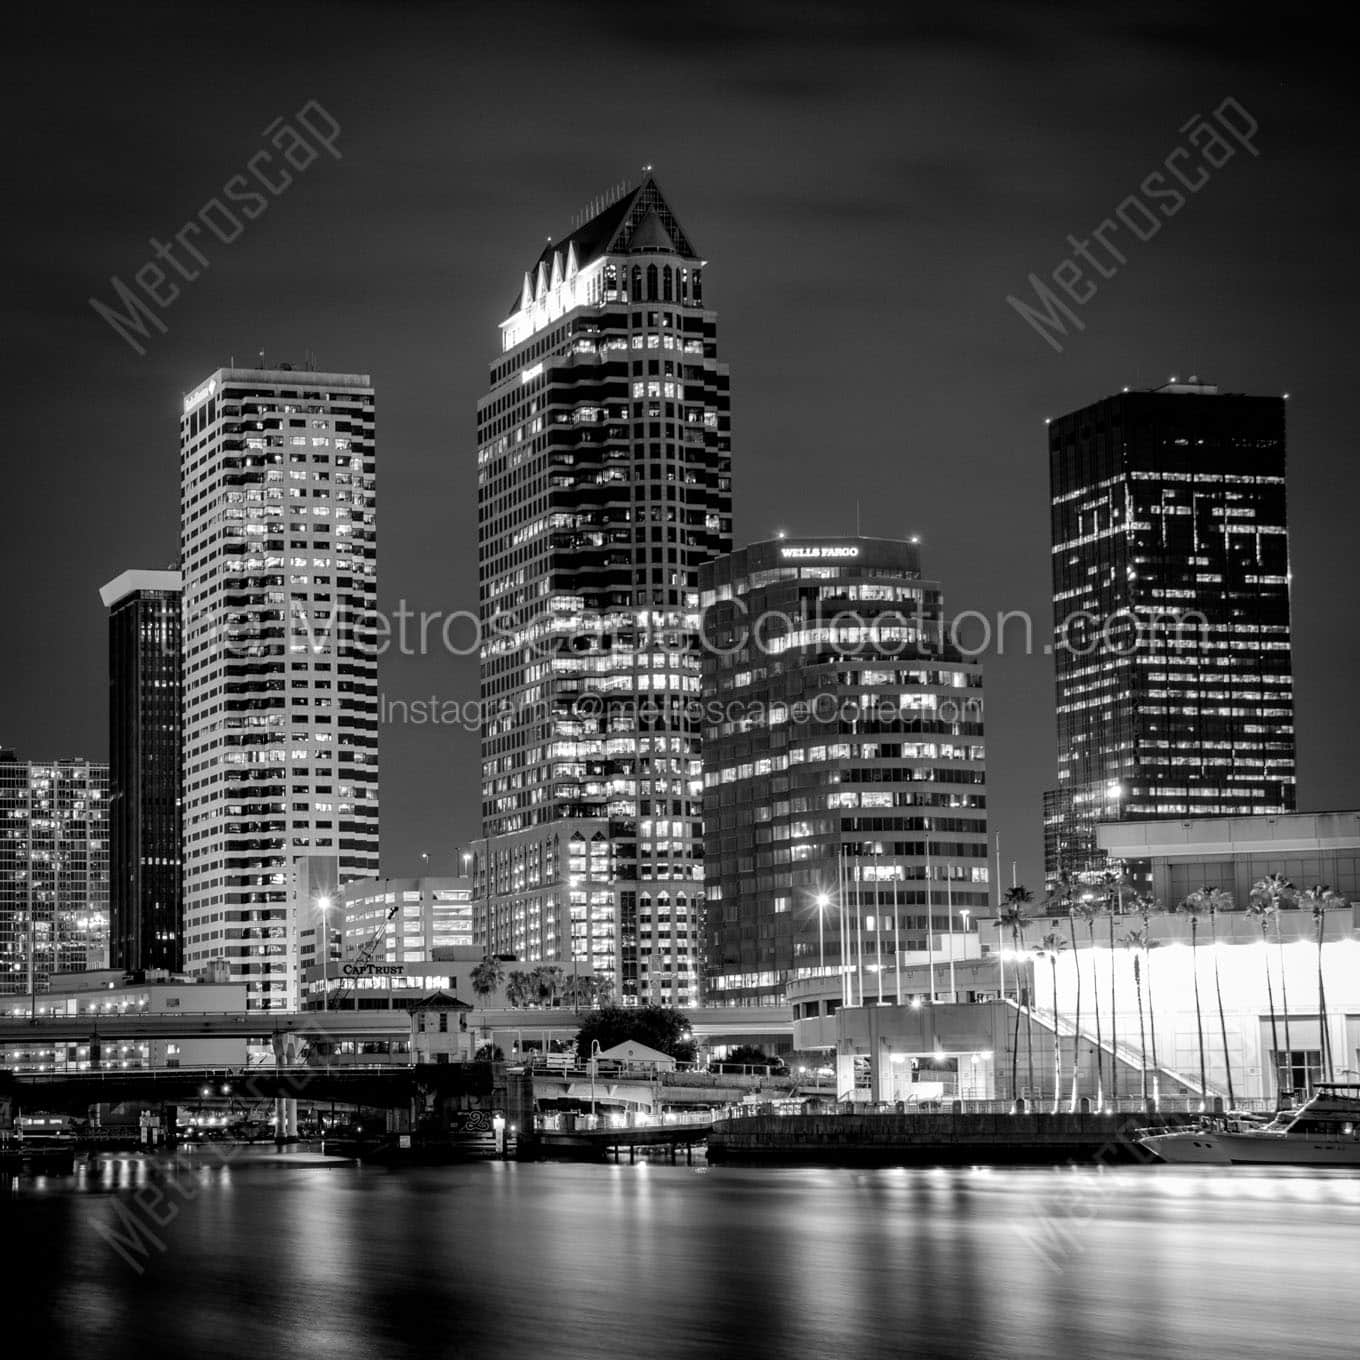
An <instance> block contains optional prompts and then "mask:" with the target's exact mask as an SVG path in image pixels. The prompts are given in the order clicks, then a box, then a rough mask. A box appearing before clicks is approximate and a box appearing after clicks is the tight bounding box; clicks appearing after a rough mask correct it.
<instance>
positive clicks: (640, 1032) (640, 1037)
mask: <svg viewBox="0 0 1360 1360" xmlns="http://www.w3.org/2000/svg"><path fill="white" fill-rule="evenodd" d="M629 1040H631V1041H632V1042H633V1043H637V1044H646V1046H647V1047H648V1048H654V1049H656V1050H658V1052H661V1053H665V1054H667V1055H668V1056H669V1057H672V1058H674V1059H675V1060H676V1061H677V1062H693V1061H694V1054H695V1052H696V1045H695V1043H694V1036H693V1034H692V1033H691V1032H690V1025H689V1018H688V1017H687V1016H686V1015H685V1013H684V1012H683V1011H678V1010H676V1009H675V1008H674V1007H672V1006H630V1007H628V1008H626V1009H625V1008H624V1007H622V1006H601V1007H600V1008H599V1009H598V1010H593V1011H591V1012H590V1014H589V1015H587V1016H585V1017H584V1018H583V1019H582V1021H581V1028H580V1031H579V1032H578V1033H577V1035H576V1053H577V1056H578V1058H581V1059H589V1057H590V1054H591V1050H592V1047H593V1045H594V1044H595V1043H598V1044H599V1045H600V1048H601V1049H610V1048H614V1047H615V1046H616V1045H618V1044H623V1043H627V1042H629Z"/></svg>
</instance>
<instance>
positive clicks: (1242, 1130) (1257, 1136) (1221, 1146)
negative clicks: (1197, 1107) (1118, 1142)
mask: <svg viewBox="0 0 1360 1360" xmlns="http://www.w3.org/2000/svg"><path fill="white" fill-rule="evenodd" d="M1138 1141H1139V1142H1140V1143H1141V1144H1142V1145H1143V1146H1144V1147H1145V1148H1148V1149H1149V1150H1150V1151H1152V1152H1154V1153H1156V1155H1157V1156H1158V1157H1160V1158H1161V1159H1162V1161H1164V1162H1177V1163H1182V1162H1192V1163H1196V1164H1199V1165H1208V1166H1354V1167H1360V1085H1343V1084H1341V1083H1332V1082H1328V1083H1326V1084H1323V1083H1319V1084H1318V1085H1316V1086H1315V1087H1314V1088H1313V1094H1312V1096H1311V1098H1310V1099H1309V1100H1308V1101H1307V1102H1306V1103H1305V1104H1303V1105H1301V1106H1300V1107H1299V1108H1298V1109H1297V1110H1281V1111H1280V1112H1279V1113H1278V1114H1277V1115H1276V1116H1275V1117H1274V1119H1271V1120H1269V1121H1267V1122H1264V1123H1256V1122H1254V1121H1253V1119H1252V1116H1250V1115H1238V1114H1235V1113H1230V1114H1227V1115H1210V1116H1207V1117H1206V1118H1204V1119H1202V1120H1201V1121H1200V1122H1199V1123H1198V1124H1197V1125H1195V1126H1194V1127H1193V1128H1182V1129H1175V1130H1171V1131H1168V1130H1166V1129H1160V1130H1159V1129H1147V1130H1144V1132H1143V1133H1142V1134H1141V1135H1140V1136H1139V1139H1138Z"/></svg>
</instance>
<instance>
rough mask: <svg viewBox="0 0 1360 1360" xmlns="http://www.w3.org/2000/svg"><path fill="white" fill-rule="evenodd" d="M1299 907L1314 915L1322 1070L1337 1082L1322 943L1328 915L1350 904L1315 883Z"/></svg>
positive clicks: (1305, 894) (1330, 890) (1333, 892)
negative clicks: (1328, 1020)
mask: <svg viewBox="0 0 1360 1360" xmlns="http://www.w3.org/2000/svg"><path fill="white" fill-rule="evenodd" d="M1299 905H1300V906H1302V907H1307V908H1308V909H1309V910H1310V911H1311V912H1312V913H1313V926H1314V931H1315V933H1316V935H1317V987H1318V1024H1319V1025H1320V1026H1321V1028H1322V1036H1321V1037H1322V1070H1323V1072H1324V1073H1325V1075H1326V1079H1327V1080H1328V1081H1335V1080H1336V1071H1335V1068H1334V1067H1333V1064H1332V1033H1331V1028H1330V1026H1329V1025H1328V1023H1327V988H1326V984H1325V983H1324V982H1323V977H1322V941H1323V936H1324V934H1325V932H1326V927H1327V913H1328V911H1334V910H1337V909H1338V908H1341V907H1348V906H1350V903H1349V902H1347V900H1346V899H1345V898H1344V897H1342V896H1341V894H1340V893H1338V892H1335V891H1334V890H1333V889H1332V888H1331V887H1329V886H1328V885H1327V884H1326V883H1315V884H1314V885H1313V886H1312V887H1311V888H1309V889H1308V890H1307V891H1306V892H1304V893H1303V894H1302V895H1301V896H1300V898H1299Z"/></svg>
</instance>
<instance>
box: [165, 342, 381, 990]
mask: <svg viewBox="0 0 1360 1360" xmlns="http://www.w3.org/2000/svg"><path fill="white" fill-rule="evenodd" d="M373 421H374V407H373V386H372V384H371V383H370V381H369V379H368V377H367V375H365V374H355V373H315V372H310V371H303V370H298V369H292V368H289V367H287V366H283V367H281V368H278V369H264V368H260V369H234V368H233V369H219V370H218V371H217V372H216V373H214V374H213V375H212V376H211V377H209V378H208V379H207V380H206V381H204V382H203V383H201V384H200V385H199V386H197V387H196V388H194V390H193V391H192V392H190V393H189V394H188V396H186V397H185V399H184V413H183V416H182V418H181V421H180V461H181V494H182V520H181V536H180V557H181V564H182V571H183V576H184V778H183V786H184V899H185V900H184V914H185V927H184V937H185V938H184V966H185V968H186V969H187V970H189V971H191V972H193V971H199V970H201V969H204V968H206V967H207V966H208V965H209V964H211V963H213V962H215V961H225V962H226V964H227V966H228V969H229V973H230V978H231V980H232V981H233V982H243V983H244V984H245V986H246V995H247V1004H248V1005H249V1006H250V1007H251V1008H252V1009H288V1010H295V1009H297V1007H298V1004H299V1000H300V983H301V977H300V967H301V948H300V933H301V931H302V930H304V929H307V928H308V927H312V926H314V921H313V919H312V918H313V916H315V915H316V914H317V912H318V910H319V907H318V902H319V900H320V898H321V897H323V896H326V897H330V898H332V899H334V898H335V897H336V895H337V893H338V889H339V886H340V885H342V884H344V883H346V882H348V881H349V880H351V879H355V878H369V877H371V876H372V875H373V874H374V873H375V872H376V871H377V868H378V735H377V728H378V711H377V710H378V694H377V656H376V648H375V645H374V635H373V634H374V629H373V624H374V618H375V611H376V608H377V583H376V564H375V553H376V546H375V524H374V511H375V499H374V442H373V441H374V425H373Z"/></svg>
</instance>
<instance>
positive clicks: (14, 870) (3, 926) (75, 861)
mask: <svg viewBox="0 0 1360 1360" xmlns="http://www.w3.org/2000/svg"><path fill="white" fill-rule="evenodd" d="M108 792H109V767H108V766H107V765H106V764H103V763H101V762H97V761H92V760H80V759H74V760H54V761H28V760H20V759H19V758H18V757H17V756H16V755H15V753H14V752H13V751H8V750H0V994H6V995H16V994H22V993H37V992H43V991H46V990H47V987H48V981H49V979H50V978H51V977H52V975H53V974H55V973H79V972H84V971H86V970H87V969H95V968H104V967H106V966H107V960H108V949H109V840H108V836H109V821H108Z"/></svg>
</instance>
